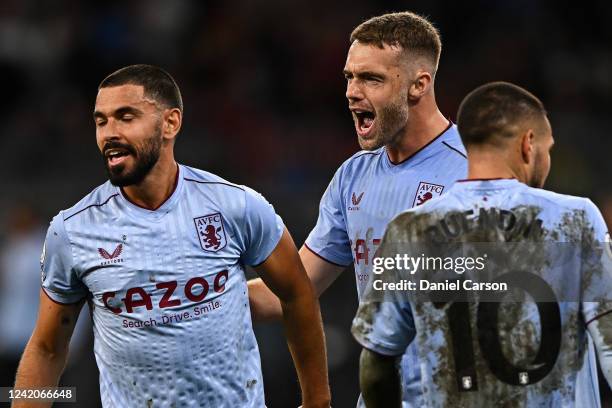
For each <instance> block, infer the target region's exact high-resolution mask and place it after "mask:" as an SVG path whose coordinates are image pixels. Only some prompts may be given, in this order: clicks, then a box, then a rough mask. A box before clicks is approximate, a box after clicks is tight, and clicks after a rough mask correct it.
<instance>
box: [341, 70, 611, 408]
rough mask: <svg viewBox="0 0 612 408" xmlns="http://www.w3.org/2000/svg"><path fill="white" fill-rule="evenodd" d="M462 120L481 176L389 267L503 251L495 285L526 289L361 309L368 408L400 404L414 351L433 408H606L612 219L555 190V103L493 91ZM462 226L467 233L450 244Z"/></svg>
mask: <svg viewBox="0 0 612 408" xmlns="http://www.w3.org/2000/svg"><path fill="white" fill-rule="evenodd" d="M457 121H458V127H459V132H460V134H461V138H462V139H463V143H464V145H465V147H466V149H467V152H468V162H469V174H468V178H467V179H466V180H461V181H459V182H457V183H456V184H455V185H454V186H453V187H451V189H450V191H449V192H448V193H447V194H445V195H444V196H443V197H439V198H436V199H434V200H431V201H429V202H427V203H426V204H425V205H423V206H421V207H418V208H413V209H411V210H408V211H406V212H404V213H402V214H400V215H399V216H398V217H397V218H395V219H394V220H393V221H392V222H391V223H390V224H389V226H388V228H387V230H386V232H385V235H384V238H383V242H382V243H381V246H380V248H379V250H380V253H379V254H378V255H377V256H381V257H386V256H393V255H394V253H397V252H398V248H411V245H417V247H418V248H423V247H424V246H423V245H428V244H430V243H431V242H435V243H436V245H438V246H442V247H444V248H449V247H450V246H448V245H446V246H445V243H448V244H452V245H456V244H457V243H459V244H461V245H463V247H462V248H463V252H462V253H466V252H465V251H468V250H470V248H474V243H482V242H487V243H492V244H495V246H494V247H492V246H488V247H487V248H496V249H497V250H498V251H499V252H498V255H497V259H494V258H490V259H489V260H488V261H487V263H489V262H493V263H492V265H493V266H491V267H490V269H489V270H488V273H489V275H488V276H487V277H486V278H483V279H484V281H490V279H491V277H493V278H495V279H503V280H506V281H508V282H515V283H514V285H516V286H515V287H516V288H520V290H519V292H518V294H520V295H521V297H518V298H517V297H514V296H516V293H517V292H511V293H505V294H503V297H501V294H500V295H498V296H500V297H498V298H497V299H491V298H490V297H487V298H486V299H488V300H484V301H483V297H482V296H486V295H487V294H484V293H476V294H472V295H470V296H474V297H471V298H468V299H465V298H463V299H464V300H459V301H456V300H453V299H456V298H448V299H440V300H444V301H440V302H438V301H435V302H432V301H424V300H423V298H417V297H412V298H406V297H395V298H393V297H390V298H388V299H387V301H384V302H381V303H378V305H379V306H378V307H367V306H364V305H365V304H366V303H363V304H362V305H360V307H359V310H358V312H357V315H356V317H355V319H354V321H353V328H352V331H353V334H354V336H355V338H356V339H357V341H358V342H359V343H360V344H361V345H362V346H363V351H362V355H361V360H360V361H361V367H360V380H361V381H360V383H361V389H362V393H363V395H364V398H365V400H366V405H367V406H368V407H384V408H392V407H399V406H400V404H401V403H400V401H401V396H400V394H401V388H400V384H399V373H398V372H397V370H396V368H395V367H394V362H395V361H397V360H398V359H399V358H400V356H401V355H402V354H403V352H404V350H405V348H406V347H408V345H409V344H411V343H415V344H417V345H418V350H419V356H420V364H421V371H422V372H423V373H424V375H423V378H422V383H423V385H424V389H425V390H426V391H425V393H424V397H423V398H424V406H427V407H458V406H460V407H469V408H471V407H474V408H478V407H484V406H500V407H567V408H574V407H577V408H582V407H600V406H601V402H600V397H599V391H598V378H597V371H596V364H595V351H596V354H597V356H598V358H599V363H600V365H601V367H602V371H603V373H604V376H605V378H606V380H607V382H608V384H611V383H612V313H610V312H612V302H610V296H612V247H611V243H610V235H609V232H608V231H607V227H606V224H605V222H604V220H603V217H602V215H601V213H600V212H599V210H598V209H597V207H596V206H595V205H594V204H593V203H592V202H591V201H590V200H589V199H586V198H581V197H573V196H569V195H562V194H557V193H553V192H551V191H547V190H544V189H542V187H543V186H544V182H545V180H546V178H547V176H548V173H549V170H550V164H551V160H550V150H551V148H552V146H553V144H554V140H553V136H552V130H551V126H550V123H549V121H548V118H547V114H546V111H545V109H544V106H543V104H542V102H541V101H540V100H539V99H538V98H536V97H535V96H534V95H532V94H531V93H529V92H528V91H526V90H524V89H522V88H520V87H518V86H516V85H513V84H509V83H505V82H494V83H489V84H486V85H483V86H481V87H479V88H477V89H476V90H474V91H472V92H471V93H470V94H469V95H468V96H466V97H465V99H464V100H463V102H462V103H461V106H460V108H459V113H458V115H457ZM457 214H459V216H460V221H458V222H459V225H463V226H464V227H462V228H460V229H458V230H457V231H459V232H455V233H453V234H449V233H448V234H444V233H443V232H442V231H443V229H444V228H443V225H447V224H445V223H447V222H448V220H449V219H450V218H449V217H457ZM502 214H504V215H503V217H502ZM455 219H456V218H455ZM502 220H507V222H506V221H503V222H502ZM509 220H515V222H511V221H509ZM520 221H524V222H520ZM436 231H438V232H440V234H437V233H434V232H436ZM451 235H452V236H451ZM419 244H420V246H419ZM402 250H404V249H402ZM485 253H486V252H485ZM491 272H492V273H493V275H491V274H490V273H491ZM428 273H429V275H428V279H431V276H433V274H434V273H435V271H432V272H428ZM479 273H482V272H478V273H475V274H474V275H471V276H469V277H468V278H471V279H474V278H476V279H478V276H479ZM402 276H403V277H405V275H404V274H403V273H401V272H400V273H399V275H394V280H395V279H401V278H402ZM480 276H482V275H480ZM371 293H374V292H371ZM430 294H431V293H430ZM391 295H393V294H391ZM508 295H512V297H510V298H509V297H508ZM466 296H467V295H466ZM372 299H374V298H372ZM466 300H467V301H466Z"/></svg>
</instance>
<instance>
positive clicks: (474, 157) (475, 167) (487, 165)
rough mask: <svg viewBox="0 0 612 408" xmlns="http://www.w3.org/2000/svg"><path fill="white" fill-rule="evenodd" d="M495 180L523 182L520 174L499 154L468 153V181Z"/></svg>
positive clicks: (486, 152) (484, 152)
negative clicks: (511, 179) (504, 179)
mask: <svg viewBox="0 0 612 408" xmlns="http://www.w3.org/2000/svg"><path fill="white" fill-rule="evenodd" d="M497 178H506V179H510V178H514V179H517V180H519V181H522V180H523V177H522V176H521V174H519V172H518V171H516V170H515V169H513V168H512V166H511V165H510V164H509V163H508V160H506V158H505V157H503V156H502V155H500V154H499V152H492V151H487V150H477V151H474V150H470V151H468V180H472V179H497Z"/></svg>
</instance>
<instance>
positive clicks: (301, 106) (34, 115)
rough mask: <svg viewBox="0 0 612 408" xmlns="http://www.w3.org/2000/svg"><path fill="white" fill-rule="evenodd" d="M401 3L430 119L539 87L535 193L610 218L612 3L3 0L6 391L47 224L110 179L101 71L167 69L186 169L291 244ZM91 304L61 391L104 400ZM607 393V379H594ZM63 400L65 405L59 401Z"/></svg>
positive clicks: (302, 230) (340, 313)
mask: <svg viewBox="0 0 612 408" xmlns="http://www.w3.org/2000/svg"><path fill="white" fill-rule="evenodd" d="M400 10H412V11H416V12H418V13H421V14H423V15H426V16H428V17H429V18H431V20H432V21H433V22H434V23H435V24H436V26H437V27H438V28H439V29H440V31H441V34H442V39H443V43H444V46H443V52H442V59H441V65H440V69H439V73H438V76H437V80H436V83H437V85H436V89H437V92H436V93H437V99H438V102H439V105H440V108H441V110H442V112H443V113H444V114H445V115H447V116H448V117H449V118H451V119H454V118H455V115H456V110H457V107H458V104H459V102H460V101H461V99H462V97H463V96H464V95H465V94H466V93H467V92H469V91H470V90H471V89H473V88H474V87H476V86H477V85H480V84H482V83H484V82H487V81H491V80H507V81H511V82H515V83H517V84H519V85H522V86H524V87H526V88H527V89H529V90H531V91H532V92H534V93H535V94H536V95H538V96H539V97H540V98H541V99H542V100H543V101H544V103H545V105H546V106H547V108H548V110H549V112H550V119H551V122H552V125H553V131H554V135H555V138H556V141H557V144H556V147H555V149H554V152H553V168H552V174H551V177H550V179H549V182H548V185H547V187H548V188H550V189H554V190H557V191H559V192H563V193H570V194H578V195H583V196H588V197H590V198H592V199H593V200H594V201H595V202H596V203H597V204H598V205H599V207H600V208H601V209H602V212H604V213H605V215H606V217H607V221H608V225H611V226H612V185H611V184H610V179H611V177H610V176H611V175H612V174H611V173H612V167H611V166H610V152H611V145H612V139H610V137H609V136H608V134H607V133H608V131H609V129H611V128H612V116H611V115H610V107H611V106H612V26H611V25H610V24H609V21H610V20H611V19H612V5H611V3H609V2H603V1H601V2H589V3H588V5H587V4H583V5H582V6H580V7H578V6H576V5H575V4H574V6H573V7H569V6H565V5H562V4H561V3H558V2H553V1H550V2H539V1H531V0H501V1H500V0H498V1H474V2H446V1H441V0H436V1H434V0H429V1H382V0H379V1H376V2H374V1H369V2H366V1H358V0H352V1H346V0H339V1H323V0H310V1H305V0H299V1H298V0H295V1H281V0H267V1H264V0H245V1H237V0H232V1H229V0H228V1H196V0H180V1H163V0H149V1H129V2H120V1H107V2H81V1H76V0H72V1H69V0H57V1H54V2H44V3H43V2H39V1H34V0H4V1H2V3H1V4H0V87H1V88H0V89H2V92H3V96H2V97H1V98H0V111H1V112H2V126H1V137H0V152H1V154H2V160H0V177H1V178H2V195H1V196H0V226H1V229H0V231H1V233H0V251H1V253H0V256H1V263H0V325H1V326H0V367H1V368H0V386H8V385H9V384H12V376H13V375H14V368H15V367H14V365H15V364H16V361H17V359H18V357H19V354H20V352H21V350H22V349H23V346H24V343H25V341H27V338H28V336H29V333H30V332H31V329H32V326H33V324H34V319H35V314H36V306H37V303H38V298H37V296H38V282H39V280H38V279H39V278H38V276H39V267H38V259H39V255H40V249H41V247H42V239H43V234H44V230H45V229H46V226H47V225H48V222H49V220H50V219H51V217H52V216H53V215H54V214H56V213H57V212H58V211H59V210H60V209H63V208H66V207H69V206H71V205H72V204H74V203H75V202H76V201H77V200H79V199H80V198H81V197H82V196H84V195H85V194H87V193H88V192H89V191H91V190H92V189H93V188H94V187H95V186H97V185H98V184H101V183H102V182H104V181H105V174H104V171H103V166H102V162H101V160H100V158H99V153H98V151H97V148H96V145H95V138H94V126H93V120H92V116H91V114H92V111H93V103H94V100H95V95H96V87H97V85H98V83H99V81H100V80H101V79H102V78H103V77H104V76H106V75H107V74H108V73H110V72H111V71H113V70H115V69H117V68H120V67H121V66H124V65H128V64H133V63H152V64H157V65H160V66H162V67H164V68H166V69H167V70H168V71H169V72H171V73H172V75H174V77H175V78H176V79H177V81H178V83H179V85H180V87H181V89H182V92H183V97H184V102H185V120H184V127H183V131H182V133H181V135H180V136H179V139H178V143H177V146H176V153H177V158H178V160H179V161H180V162H182V163H184V164H187V165H191V166H195V167H199V168H202V169H205V170H209V171H212V172H214V173H217V174H219V175H221V176H223V177H225V178H227V179H229V180H230V181H233V182H236V183H241V184H247V185H249V186H251V187H253V188H255V189H257V190H258V191H260V192H261V193H263V194H264V195H265V196H266V197H267V198H268V199H269V200H270V201H271V202H272V203H273V204H274V205H275V207H276V209H277V211H278V212H279V213H280V214H281V216H282V217H283V218H284V220H285V222H286V224H287V226H288V227H289V229H290V230H291V232H292V233H293V235H294V238H295V240H296V242H297V243H298V245H300V244H301V243H302V242H303V240H304V238H305V237H306V235H307V233H308V232H309V230H310V228H311V227H312V226H313V225H314V223H315V221H316V216H317V210H318V200H319V198H320V196H321V194H322V193H323V191H324V189H325V187H326V185H327V183H328V182H329V180H330V179H331V177H332V175H333V173H334V171H335V170H336V168H337V167H338V166H339V165H340V164H341V163H342V162H343V161H344V160H345V159H346V158H348V157H349V156H350V155H351V154H353V153H354V152H355V151H356V150H357V149H358V146H357V143H356V137H355V135H354V129H353V125H352V121H351V119H350V115H349V113H348V110H347V102H346V99H345V97H344V90H345V89H344V88H345V83H344V79H343V76H342V73H341V71H342V67H343V64H344V60H345V56H346V51H347V48H348V36H349V33H350V31H351V30H352V28H353V27H354V26H355V25H357V24H358V23H360V22H361V21H362V20H364V19H366V18H368V17H371V16H373V15H377V14H381V13H383V12H388V11H400ZM355 298H356V291H355V283H354V277H353V275H352V274H351V272H346V273H344V274H343V276H342V278H341V279H340V281H339V282H337V283H335V284H334V285H333V286H332V288H331V289H330V290H329V291H328V292H327V293H326V294H325V295H324V296H323V298H322V300H321V301H322V311H323V317H324V320H325V326H326V334H327V341H328V353H329V364H330V378H331V384H332V393H333V398H334V406H336V407H351V406H354V403H355V400H356V397H357V393H358V378H357V367H358V353H359V348H358V347H357V345H356V343H355V342H354V341H353V340H352V338H351V337H350V336H349V327H350V322H351V319H352V316H353V314H354V312H355V308H356V299H355ZM88 319H89V316H88V315H87V313H84V314H83V315H82V320H83V322H82V325H83V326H82V327H81V328H80V330H79V331H78V334H77V335H76V336H75V337H76V338H75V339H74V340H75V342H74V343H75V346H74V347H73V350H72V356H71V363H70V364H69V366H68V369H67V371H66V373H65V376H64V379H63V381H62V383H63V384H66V385H77V386H78V387H79V391H78V399H79V404H78V406H83V407H95V406H98V405H99V402H98V401H99V399H98V395H97V393H98V391H97V388H98V380H97V370H96V368H95V363H94V362H93V357H92V351H91V342H92V340H91V338H90V334H89V333H90V328H89V327H87V326H88V325H89V322H88ZM256 332H257V336H258V339H259V344H260V348H261V355H262V360H263V370H264V376H265V381H266V390H267V391H266V392H267V401H268V406H269V407H271V408H275V407H291V406H297V405H298V402H299V396H298V385H297V380H296V377H295V375H294V373H293V368H292V365H291V360H290V357H289V353H288V352H287V349H286V346H285V341H284V338H283V337H282V332H281V330H280V328H279V325H275V324H268V325H257V326H256ZM604 388H607V386H605V385H604ZM70 406H74V405H73V404H71V405H70Z"/></svg>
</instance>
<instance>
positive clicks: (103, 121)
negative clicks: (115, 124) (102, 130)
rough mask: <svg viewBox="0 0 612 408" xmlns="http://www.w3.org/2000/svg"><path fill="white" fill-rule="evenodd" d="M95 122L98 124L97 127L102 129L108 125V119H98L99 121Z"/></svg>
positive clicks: (95, 120)
mask: <svg viewBox="0 0 612 408" xmlns="http://www.w3.org/2000/svg"><path fill="white" fill-rule="evenodd" d="M94 122H96V127H100V126H104V125H105V124H106V119H102V118H97V119H94Z"/></svg>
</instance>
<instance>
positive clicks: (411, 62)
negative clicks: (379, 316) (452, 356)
mask: <svg viewBox="0 0 612 408" xmlns="http://www.w3.org/2000/svg"><path fill="white" fill-rule="evenodd" d="M441 46H442V45H441V41H440V35H439V33H438V30H437V29H436V28H435V27H434V26H433V25H432V24H431V23H430V22H429V21H428V20H427V19H425V18H423V17H421V16H419V15H417V14H414V13H411V12H400V13H392V14H385V15H382V16H378V17H374V18H371V19H369V20H367V21H365V22H363V23H362V24H360V25H358V26H357V27H356V28H355V29H354V30H353V32H352V33H351V36H350V48H349V50H348V55H347V58H346V64H345V66H344V70H343V71H344V76H345V78H346V98H347V100H348V108H349V110H350V112H351V114H352V117H353V121H354V124H355V129H356V132H357V139H358V141H359V145H360V147H361V148H362V149H363V150H362V151H360V152H358V153H357V154H355V155H353V156H352V157H351V158H349V159H348V160H346V161H345V162H344V163H343V164H342V165H341V166H340V168H339V169H338V170H337V171H336V173H335V175H334V176H333V178H332V180H331V182H330V184H329V186H328V187H327V190H326V191H325V193H324V194H323V197H322V199H321V203H320V206H319V217H318V220H317V223H316V225H315V227H314V229H313V230H312V231H311V233H310V235H309V236H308V238H307V239H306V242H305V243H304V245H303V246H302V247H301V249H300V257H301V259H302V262H303V263H304V266H305V268H306V272H307V273H308V276H309V278H310V279H311V281H312V283H313V285H314V287H315V290H316V293H317V295H321V294H322V293H323V292H324V291H325V290H326V289H327V288H328V287H329V285H331V284H332V282H333V281H334V280H335V279H336V278H337V277H338V276H339V275H340V273H341V272H342V271H344V270H345V269H346V268H347V266H349V265H350V264H353V265H354V267H355V278H356V283H357V292H358V295H359V296H361V294H362V291H363V288H364V285H365V284H366V282H367V281H368V279H369V276H370V275H371V270H372V258H373V256H374V253H375V251H376V248H377V246H378V245H379V243H380V239H381V238H382V235H383V232H384V230H385V227H386V225H387V223H388V222H389V221H391V219H393V217H395V216H396V215H397V214H399V213H400V212H401V211H404V210H406V209H408V208H410V207H413V206H417V205H420V204H422V203H424V202H426V201H427V200H429V199H431V198H432V197H436V196H439V195H441V194H443V193H445V192H446V191H447V190H448V189H449V187H450V186H451V185H452V184H453V183H454V182H455V181H456V180H459V179H462V178H465V177H466V175H467V160H466V156H465V150H464V148H463V145H462V144H461V140H460V138H459V134H458V132H457V127H456V126H455V125H454V124H452V123H451V122H450V121H449V120H448V119H446V118H445V117H444V115H442V113H441V112H440V111H439V109H438V107H437V105H436V99H435V93H434V79H435V75H436V72H437V69H438V62H439V59H440V52H441ZM249 297H250V301H251V310H252V313H253V318H254V320H266V319H275V318H276V319H278V318H280V316H281V314H280V312H281V310H280V304H279V302H278V299H277V298H276V297H275V296H274V295H273V294H272V293H271V292H270V290H269V289H267V288H266V286H265V285H264V284H263V282H262V281H261V280H252V281H249ZM416 358H417V355H416V349H415V348H414V347H409V348H408V349H407V350H406V353H405V355H404V357H403V359H402V362H401V367H402V383H403V387H404V392H403V397H404V406H416V407H420V406H421V405H422V404H421V402H420V395H421V384H420V380H419V378H420V371H419V370H418V364H417V363H416ZM359 404H362V403H361V402H359Z"/></svg>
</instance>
